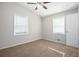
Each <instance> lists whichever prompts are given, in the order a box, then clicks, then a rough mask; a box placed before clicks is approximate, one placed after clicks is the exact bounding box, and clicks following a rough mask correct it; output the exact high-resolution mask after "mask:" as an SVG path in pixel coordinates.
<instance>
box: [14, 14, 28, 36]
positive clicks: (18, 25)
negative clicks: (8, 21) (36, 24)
mask: <svg viewBox="0 0 79 59" xmlns="http://www.w3.org/2000/svg"><path fill="white" fill-rule="evenodd" d="M27 32H28V17H26V16H18V15H14V35H22V34H25V33H27Z"/></svg>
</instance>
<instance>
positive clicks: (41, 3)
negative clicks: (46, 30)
mask: <svg viewBox="0 0 79 59" xmlns="http://www.w3.org/2000/svg"><path fill="white" fill-rule="evenodd" d="M48 3H51V2H27V4H35V5H36V7H35V10H37V9H38V6H37V5H38V4H39V5H41V6H42V7H43V8H44V9H45V10H46V9H48V8H47V7H46V6H45V5H44V4H48Z"/></svg>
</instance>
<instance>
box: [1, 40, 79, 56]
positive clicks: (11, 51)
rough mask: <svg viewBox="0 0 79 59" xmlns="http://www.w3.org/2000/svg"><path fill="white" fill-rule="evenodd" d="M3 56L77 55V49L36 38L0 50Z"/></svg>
mask: <svg viewBox="0 0 79 59" xmlns="http://www.w3.org/2000/svg"><path fill="white" fill-rule="evenodd" d="M0 56H5V57H63V56H65V57H78V56H79V55H78V49H77V48H74V47H70V46H66V45H64V44H60V43H55V42H51V41H48V40H43V39H41V40H37V41H34V42H31V43H26V44H23V45H19V46H16V47H11V48H7V49H3V50H0Z"/></svg>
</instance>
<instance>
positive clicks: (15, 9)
mask: <svg viewBox="0 0 79 59" xmlns="http://www.w3.org/2000/svg"><path fill="white" fill-rule="evenodd" d="M15 13H16V14H18V15H23V16H28V19H29V32H28V33H27V34H26V35H17V36H14V32H13V29H14V28H13V22H14V14H15ZM38 39H41V19H40V17H39V16H38V15H36V14H34V13H33V12H31V11H29V10H28V9H26V8H24V7H23V6H20V5H18V4H16V3H5V2H4V3H0V49H3V48H8V47H12V46H16V45H19V44H24V43H28V42H32V41H35V40H38Z"/></svg>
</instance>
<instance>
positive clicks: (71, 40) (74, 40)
mask: <svg viewBox="0 0 79 59" xmlns="http://www.w3.org/2000/svg"><path fill="white" fill-rule="evenodd" d="M66 44H67V45H69V46H73V47H78V14H77V13H75V14H71V15H67V16H66Z"/></svg>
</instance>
